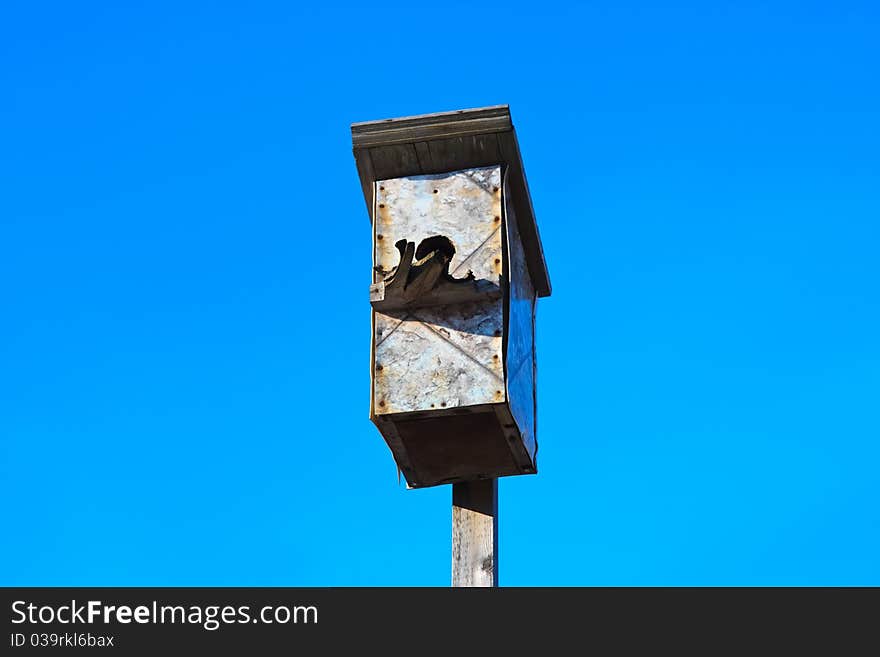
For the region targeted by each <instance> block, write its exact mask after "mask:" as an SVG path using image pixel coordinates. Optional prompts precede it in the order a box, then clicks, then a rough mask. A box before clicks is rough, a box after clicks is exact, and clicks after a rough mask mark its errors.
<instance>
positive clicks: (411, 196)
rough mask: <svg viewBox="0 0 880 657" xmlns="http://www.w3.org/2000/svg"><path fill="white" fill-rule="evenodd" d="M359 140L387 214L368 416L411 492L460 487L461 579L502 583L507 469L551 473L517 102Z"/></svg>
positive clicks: (376, 206)
mask: <svg viewBox="0 0 880 657" xmlns="http://www.w3.org/2000/svg"><path fill="white" fill-rule="evenodd" d="M351 135H352V147H353V150H354V156H355V160H356V162H357V168H358V174H359V175H360V180H361V185H362V187H363V194H364V199H365V200H366V203H367V209H368V211H369V213H370V219H371V221H372V224H373V273H372V285H371V286H370V303H371V305H372V308H373V311H372V318H373V321H372V327H373V335H372V343H371V344H372V349H371V354H372V357H371V365H372V369H371V371H372V395H371V401H370V419H371V420H372V421H373V422H374V423H375V425H376V426H377V427H378V429H379V431H380V432H381V434H382V436H383V438H384V439H385V442H386V443H387V444H388V446H389V448H390V449H391V452H392V454H393V456H394V459H395V461H396V462H397V466H398V468H399V471H400V472H402V473H403V475H404V477H405V478H406V482H407V485H408V486H409V487H410V488H422V487H426V486H437V485H439V484H452V486H453V489H452V491H453V492H452V504H453V509H452V552H453V564H452V583H453V586H497V585H498V550H497V544H498V486H497V477H504V476H509V475H519V474H534V473H536V472H537V460H536V455H537V450H538V444H537V436H536V395H535V378H536V360H535V306H536V303H537V298H538V297H544V296H549V295H550V279H549V277H548V274H547V266H546V264H545V262H544V255H543V250H542V248H541V239H540V237H539V235H538V227H537V224H536V223H535V217H534V212H533V210H532V202H531V198H530V195H529V189H528V184H527V183H526V177H525V172H524V170H523V165H522V161H521V158H520V152H519V146H518V144H517V140H516V133H515V132H514V129H513V124H512V122H511V119H510V111H509V110H508V107H507V106H506V105H500V106H495V107H485V108H480V109H473V110H461V111H458V112H445V113H442V114H428V115H424V116H411V117H405V118H399V119H387V120H384V121H369V122H366V123H355V124H353V125H352V126H351Z"/></svg>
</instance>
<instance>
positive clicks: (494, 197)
mask: <svg viewBox="0 0 880 657" xmlns="http://www.w3.org/2000/svg"><path fill="white" fill-rule="evenodd" d="M376 185H377V190H376V217H377V218H378V221H376V222H374V224H373V229H374V240H373V245H374V250H373V264H374V266H376V267H377V268H381V269H382V270H384V271H386V272H389V271H391V270H392V269H393V268H394V267H396V266H397V263H398V260H399V254H398V252H397V249H396V248H395V246H394V245H395V243H396V242H398V241H399V240H401V239H405V240H409V241H411V242H415V243H416V244H418V243H419V242H421V241H422V240H423V239H425V238H426V237H431V236H434V235H445V236H446V237H448V238H449V239H450V240H452V243H453V245H454V246H455V256H454V257H453V258H452V262H451V263H450V265H449V273H450V274H452V275H453V276H463V275H464V274H466V273H467V271H468V270H471V271H473V273H474V276H475V277H476V278H477V279H487V280H491V281H495V282H497V281H498V277H499V275H500V274H501V271H502V270H501V230H500V229H501V167H500V166H494V167H483V168H478V169H465V170H464V171H455V172H453V173H446V174H438V175H430V176H409V177H406V178H394V179H392V180H380V181H378V182H377V183H376ZM496 260H497V262H496ZM380 279H381V275H380V274H379V272H376V275H375V276H374V280H373V282H374V283H375V282H377V281H379V280H380Z"/></svg>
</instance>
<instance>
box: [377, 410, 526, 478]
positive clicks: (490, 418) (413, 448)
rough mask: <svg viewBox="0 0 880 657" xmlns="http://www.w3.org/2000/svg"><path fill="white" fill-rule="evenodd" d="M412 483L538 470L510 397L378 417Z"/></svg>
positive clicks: (382, 430)
mask: <svg viewBox="0 0 880 657" xmlns="http://www.w3.org/2000/svg"><path fill="white" fill-rule="evenodd" d="M373 422H374V423H375V424H376V426H377V427H378V429H379V431H380V432H381V433H382V436H383V437H384V438H385V442H386V443H387V444H388V447H389V448H390V449H391V452H392V453H393V455H394V459H395V461H396V462H397V465H398V467H399V468H400V470H401V472H402V473H403V475H404V477H406V481H407V484H408V486H409V487H410V488H425V487H428V486H439V485H441V484H452V483H457V482H462V481H474V480H479V479H491V478H495V477H506V476H510V475H521V474H535V473H537V467H536V464H535V463H534V461H533V460H532V458H531V457H530V456H529V453H528V451H527V450H526V447H525V445H524V443H523V439H522V436H521V434H520V431H519V429H518V428H517V426H516V422H515V421H514V419H513V416H512V415H511V412H510V409H509V407H508V405H507V404H506V403H501V404H483V405H479V406H463V407H457V408H453V409H449V410H447V411H435V410H432V411H431V412H419V411H415V412H411V413H392V414H386V415H378V416H375V417H374V418H373Z"/></svg>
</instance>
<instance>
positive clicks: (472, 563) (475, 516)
mask: <svg viewBox="0 0 880 657" xmlns="http://www.w3.org/2000/svg"><path fill="white" fill-rule="evenodd" d="M452 586H484V587H490V586H498V480H497V479H485V480H481V481H466V482H463V483H460V484H452Z"/></svg>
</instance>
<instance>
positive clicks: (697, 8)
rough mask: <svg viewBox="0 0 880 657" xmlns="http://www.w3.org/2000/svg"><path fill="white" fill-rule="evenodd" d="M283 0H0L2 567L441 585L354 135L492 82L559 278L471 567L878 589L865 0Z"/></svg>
mask: <svg viewBox="0 0 880 657" xmlns="http://www.w3.org/2000/svg"><path fill="white" fill-rule="evenodd" d="M294 4H296V3H289V2H278V3H263V2H247V3H231V2H227V3H205V4H198V3H178V2H174V3H158V2H153V3H143V4H141V3H138V4H137V5H135V4H134V3H106V4H102V5H96V4H92V3H85V2H83V3H42V2H21V3H12V4H6V5H5V6H4V9H3V16H2V20H0V99H2V102H0V121H2V123H0V125H2V127H0V152H2V156H0V281H2V283H0V299H2V305H0V450H2V451H0V461H2V462H0V500H2V502H0V504H2V525H3V531H2V534H3V540H2V541H0V564H2V565H0V575H2V577H0V583H2V584H7V585H12V584H17V585H53V584H57V585H368V584H378V585H382V584H395V585H396V584H400V585H411V584H412V585H447V584H448V582H449V560H450V490H449V488H448V487H440V488H436V489H429V490H420V491H407V490H406V489H405V488H404V487H402V486H398V484H397V478H396V471H395V467H394V463H393V461H392V459H391V456H390V454H389V452H388V450H387V448H386V447H385V445H384V443H383V442H382V439H381V438H380V436H379V434H378V432H377V431H376V430H375V429H374V427H373V426H372V425H371V423H370V422H369V420H368V409H369V339H370V321H369V314H370V307H369V301H368V290H367V288H368V284H369V275H370V274H369V268H370V231H369V221H368V217H367V214H366V209H365V207H364V202H363V199H362V197H361V190H360V186H359V183H358V179H357V174H356V170H355V166H354V162H353V159H352V156H351V151H350V133H349V124H350V123H351V122H354V121H362V120H369V119H377V118H386V117H391V116H403V115H409V114H418V113H424V112H433V111H442V110H450V109H459V108H466V107H477V106H482V105H491V104H498V103H509V104H510V106H511V111H512V113H513V119H514V122H515V125H516V127H517V130H518V133H519V138H520V145H521V148H522V153H523V158H524V161H525V165H526V169H527V171H528V175H529V183H530V185H531V191H532V197H533V201H534V205H535V210H536V214H537V217H538V221H539V225H540V228H541V232H542V237H543V241H544V249H545V252H546V256H547V260H548V264H549V268H550V273H551V277H552V280H553V284H554V293H553V296H552V297H550V298H549V299H543V300H542V301H541V303H540V304H539V313H538V319H539V322H538V331H539V336H538V357H539V386H540V389H539V442H540V459H539V467H540V474H539V475H537V476H535V477H518V478H512V479H504V480H502V482H501V484H500V491H501V537H500V542H501V547H500V549H501V557H500V568H501V582H502V584H508V585H533V584H561V585H566V584H579V585H593V584H601V585H609V584H610V585H614V584H621V585H631V584H647V585H654V584H673V585H675V584H694V585H704V584H731V585H744V584H758V585H764V584H875V585H876V584H880V557H878V555H880V475H878V471H880V286H878V283H880V271H878V244H880V228H878V224H880V121H878V113H880V84H878V72H880V71H878V69H880V39H878V33H880V10H878V9H877V5H876V3H869V2H864V3H846V2H844V3H837V2H835V3H829V2H793V3H768V2H761V3H749V2H746V3H744V2H723V3H722V2H713V3H704V2H693V3H686V2H681V3H672V4H668V5H666V6H663V7H660V6H658V3H653V2H644V3H634V2H619V1H615V2H601V3H590V5H589V6H579V4H580V3H578V5H575V4H572V5H568V6H566V5H556V4H554V3H549V2H541V3H532V4H530V5H518V4H516V3H506V4H501V3H498V4H483V5H475V4H473V3H466V4H462V5H457V4H455V3H451V2H448V3H440V2H432V3H418V2H409V3H400V4H398V3H392V2H387V3H379V4H370V3H358V4H352V5H348V6H342V5H333V4H332V3H317V4H316V5H315V6H314V7H311V8H308V9H304V8H302V7H294ZM708 5H711V6H708ZM318 267H321V268H330V269H331V270H332V271H333V273H334V276H335V279H334V281H335V282H334V284H333V286H332V288H324V287H322V286H321V285H320V281H321V280H324V279H323V278H322V277H319V276H317V275H316V274H317V272H319V271H322V270H321V269H318Z"/></svg>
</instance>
